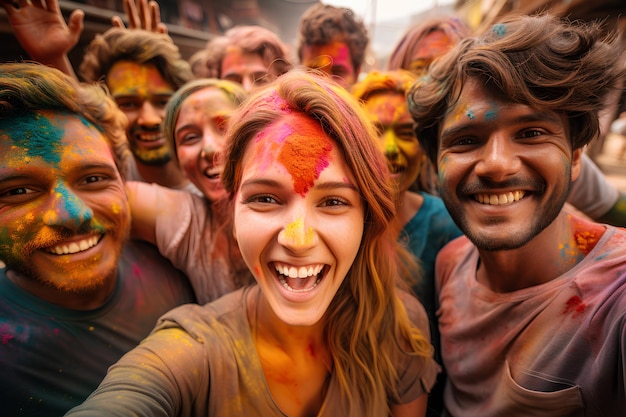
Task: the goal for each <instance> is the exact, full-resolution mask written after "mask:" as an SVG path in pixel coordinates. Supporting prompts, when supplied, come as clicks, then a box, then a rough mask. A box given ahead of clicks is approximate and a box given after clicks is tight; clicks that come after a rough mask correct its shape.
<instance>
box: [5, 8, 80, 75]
mask: <svg viewBox="0 0 626 417" xmlns="http://www.w3.org/2000/svg"><path fill="white" fill-rule="evenodd" d="M0 6H2V7H3V8H4V10H6V12H7V16H8V18H9V22H10V23H11V27H12V28H13V33H14V34H15V37H16V38H17V40H18V42H19V43H20V45H21V46H22V48H24V50H25V51H26V53H27V54H28V55H29V56H30V58H31V59H32V60H34V61H37V62H39V63H42V64H45V65H48V66H50V67H54V68H57V69H59V70H61V71H63V72H64V73H66V74H68V75H70V76H72V77H74V78H77V77H76V73H75V72H74V68H73V67H72V64H71V62H70V60H69V58H68V55H67V54H68V53H69V51H70V50H72V48H74V46H76V44H77V43H78V40H79V38H80V34H81V33H82V31H83V20H84V17H85V13H84V12H83V11H82V10H80V9H77V10H74V11H73V12H72V13H71V14H70V17H69V20H68V24H66V22H65V19H64V17H63V14H62V13H61V8H60V7H59V2H58V0H47V1H45V2H43V1H32V2H31V1H25V0H18V1H9V0H0ZM16 6H17V7H16Z"/></svg>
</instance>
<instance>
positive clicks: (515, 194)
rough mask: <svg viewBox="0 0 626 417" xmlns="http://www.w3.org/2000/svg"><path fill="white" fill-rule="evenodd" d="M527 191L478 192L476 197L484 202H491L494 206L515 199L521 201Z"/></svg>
mask: <svg viewBox="0 0 626 417" xmlns="http://www.w3.org/2000/svg"><path fill="white" fill-rule="evenodd" d="M525 194H526V192H525V191H512V192H511V191H509V192H508V193H504V194H477V195H476V196H475V199H476V200H477V201H478V202H479V203H482V204H490V205H492V206H499V205H502V204H510V203H512V202H514V201H519V200H520V199H521V198H522V197H524V195H525Z"/></svg>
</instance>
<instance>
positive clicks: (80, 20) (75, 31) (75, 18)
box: [67, 9, 121, 41]
mask: <svg viewBox="0 0 626 417" xmlns="http://www.w3.org/2000/svg"><path fill="white" fill-rule="evenodd" d="M120 20H121V19H120ZM67 27H68V28H69V30H70V33H71V34H72V36H73V37H74V39H76V40H77V41H78V39H79V38H80V34H81V33H83V29H84V27H85V12H84V11H82V10H80V9H76V10H74V11H73V12H72V13H70V18H69V19H68V22H67Z"/></svg>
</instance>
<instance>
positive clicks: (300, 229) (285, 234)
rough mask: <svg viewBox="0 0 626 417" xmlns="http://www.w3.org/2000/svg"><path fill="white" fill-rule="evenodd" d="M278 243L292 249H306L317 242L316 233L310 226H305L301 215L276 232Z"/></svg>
mask: <svg viewBox="0 0 626 417" xmlns="http://www.w3.org/2000/svg"><path fill="white" fill-rule="evenodd" d="M278 243H279V244H280V245H282V246H284V247H286V248H289V249H291V250H293V251H303V250H307V249H309V248H311V247H313V246H315V245H316V244H317V243H318V237H317V233H315V230H314V229H313V228H312V227H306V226H305V224H304V219H303V218H302V217H299V218H297V219H296V220H294V221H292V222H291V223H289V224H287V225H285V227H284V228H283V229H282V230H281V231H280V233H279V234H278Z"/></svg>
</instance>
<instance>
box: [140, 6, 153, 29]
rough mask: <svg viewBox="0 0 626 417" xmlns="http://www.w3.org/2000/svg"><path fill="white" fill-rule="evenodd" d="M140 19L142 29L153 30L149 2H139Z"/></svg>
mask: <svg viewBox="0 0 626 417" xmlns="http://www.w3.org/2000/svg"><path fill="white" fill-rule="evenodd" d="M139 19H140V20H141V28H142V29H145V30H152V19H151V16H150V5H149V4H148V0H139Z"/></svg>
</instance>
